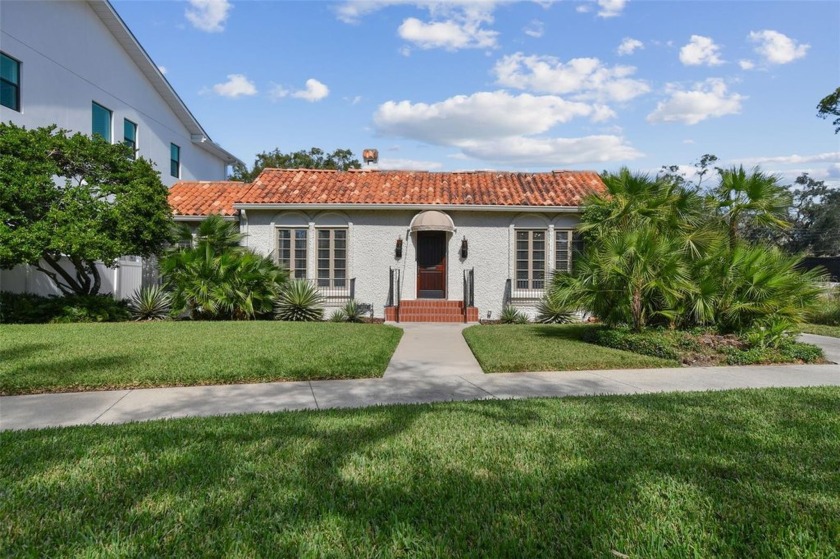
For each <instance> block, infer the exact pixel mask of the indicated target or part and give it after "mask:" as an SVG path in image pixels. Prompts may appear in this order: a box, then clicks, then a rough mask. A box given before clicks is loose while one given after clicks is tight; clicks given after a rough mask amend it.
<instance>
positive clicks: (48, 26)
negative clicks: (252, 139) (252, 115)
mask: <svg viewBox="0 0 840 559" xmlns="http://www.w3.org/2000/svg"><path fill="white" fill-rule="evenodd" d="M0 121H2V122H9V121H11V122H13V123H15V124H17V125H19V126H26V127H27V128H37V127H41V126H47V125H51V124H55V125H57V126H58V127H60V128H64V129H67V130H70V131H71V132H82V133H84V134H93V133H97V134H100V135H101V136H103V137H104V138H105V139H107V140H108V141H110V142H112V143H117V142H126V143H130V144H132V145H133V146H134V148H135V150H136V153H137V154H138V155H139V156H142V157H144V158H146V159H148V160H150V161H152V162H153V163H154V164H155V165H156V169H157V170H158V171H160V177H161V181H162V182H163V183H164V184H165V185H167V186H171V185H172V184H173V183H175V182H177V181H179V180H223V179H225V178H226V176H227V170H228V166H230V165H232V164H233V163H236V162H238V161H239V160H238V159H237V158H236V157H234V156H233V155H231V154H230V153H228V152H227V151H225V150H224V149H223V148H222V147H220V146H219V145H218V144H216V143H214V142H213V141H212V140H211V139H210V138H209V136H208V135H207V133H206V132H205V131H204V129H203V128H202V127H201V125H200V124H199V123H198V121H197V120H196V118H195V117H194V116H193V115H192V113H191V112H190V110H189V109H188V108H187V106H186V105H185V104H184V102H183V101H182V100H181V98H180V97H178V94H177V93H176V92H175V90H174V89H172V86H171V85H170V84H169V82H168V81H167V80H166V78H165V77H164V76H163V74H161V72H160V70H159V69H158V67H157V65H155V63H154V62H152V60H151V58H149V55H148V54H147V53H146V51H145V50H143V47H142V46H141V45H140V43H138V42H137V39H136V38H135V37H134V35H132V33H131V31H130V30H129V29H128V27H126V25H125V23H124V22H123V21H122V19H120V16H119V15H118V14H117V12H116V11H115V10H114V8H113V7H112V6H111V4H110V3H109V2H107V1H106V0H87V1H78V0H73V1H70V0H66V1H51V2H45V1H37V0H28V1H17V0H3V1H2V4H0ZM142 268H143V265H142V263H141V262H140V261H139V259H137V258H133V257H126V258H123V259H121V261H120V265H119V267H117V268H112V269H110V270H107V269H106V268H105V267H104V266H103V267H102V274H103V285H102V289H101V291H102V292H103V293H108V292H109V291H110V292H111V293H113V294H114V296H115V297H118V298H122V297H127V296H129V295H131V293H132V292H133V291H134V290H135V289H136V288H137V287H138V286H139V285H140V283H141V278H142V277H143V274H142ZM0 290H5V291H13V292H32V293H38V294H59V293H60V291H59V290H58V288H57V287H56V286H55V285H54V284H53V283H52V281H51V280H49V279H48V278H47V277H46V276H44V275H43V274H41V273H40V272H37V271H36V270H35V269H34V268H31V267H29V266H18V267H17V268H15V269H14V270H4V271H0Z"/></svg>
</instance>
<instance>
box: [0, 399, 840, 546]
mask: <svg viewBox="0 0 840 559" xmlns="http://www.w3.org/2000/svg"><path fill="white" fill-rule="evenodd" d="M838 409H840V388H809V389H766V390H744V391H729V392H714V393H683V394H657V395H644V396H611V397H588V398H566V399H543V400H526V401H512V400H509V401H484V402H470V403H453V404H436V405H416V406H389V407H379V408H369V409H364V410H345V411H328V412H293V413H280V414H271V415H249V416H236V417H227V418H209V419H208V418H202V419H188V420H174V421H173V420H170V421H156V422H149V423H140V424H130V425H121V426H93V427H73V428H64V429H49V430H43V431H29V432H17V433H2V434H0V443H2V444H0V479H2V480H3V489H2V498H0V518H2V519H3V522H2V523H0V554H2V555H4V556H15V555H16V556H33V557H34V556H40V557H59V556H63V557H66V556H79V557H82V556H83V557H104V556H143V557H181V556H214V557H256V556H263V557H383V558H386V557H457V556H461V557H468V556H473V557H515V558H519V557H529V558H531V557H613V555H611V550H615V551H617V552H620V553H624V554H627V555H629V556H630V557H646V558H647V557H680V558H682V557H756V558H759V557H760V558H764V557H791V558H792V557H798V558H802V557H820V558H825V557H837V555H838V549H840V522H837V519H838V518H840V414H838V413H837V410H838Z"/></svg>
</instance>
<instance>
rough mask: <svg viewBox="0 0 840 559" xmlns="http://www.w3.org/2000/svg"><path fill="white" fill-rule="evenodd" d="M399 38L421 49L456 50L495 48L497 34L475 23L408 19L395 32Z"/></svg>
mask: <svg viewBox="0 0 840 559" xmlns="http://www.w3.org/2000/svg"><path fill="white" fill-rule="evenodd" d="M397 32H398V33H399V35H400V37H401V38H402V39H404V40H406V41H408V42H410V43H413V44H414V45H416V46H418V47H419V48H421V49H434V48H442V49H446V50H458V49H464V48H492V47H495V46H496V37H497V36H498V33H497V32H496V31H491V30H488V29H482V28H481V26H480V23H478V22H475V21H455V20H446V21H433V22H429V23H426V22H423V21H420V20H419V19H417V18H413V17H410V18H408V19H406V20H405V21H403V22H402V25H400V27H399V29H398V30H397Z"/></svg>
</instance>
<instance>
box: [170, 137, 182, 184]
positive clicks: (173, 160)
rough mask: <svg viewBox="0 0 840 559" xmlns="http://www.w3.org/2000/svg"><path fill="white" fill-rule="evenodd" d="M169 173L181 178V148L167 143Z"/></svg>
mask: <svg viewBox="0 0 840 559" xmlns="http://www.w3.org/2000/svg"><path fill="white" fill-rule="evenodd" d="M169 174H170V175H172V176H173V177H175V178H176V179H178V178H181V148H180V147H178V146H176V145H175V144H169Z"/></svg>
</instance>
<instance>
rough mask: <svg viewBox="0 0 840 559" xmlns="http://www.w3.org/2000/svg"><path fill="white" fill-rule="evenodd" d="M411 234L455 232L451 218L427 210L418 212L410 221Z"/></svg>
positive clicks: (441, 213)
mask: <svg viewBox="0 0 840 559" xmlns="http://www.w3.org/2000/svg"><path fill="white" fill-rule="evenodd" d="M410 228H411V232H412V233H416V232H417V231H446V232H447V233H453V232H454V231H455V224H454V223H453V222H452V218H451V217H449V216H448V215H446V214H445V213H443V212H439V211H436V210H427V211H425V212H420V213H419V214H417V215H415V216H414V219H412V220H411V226H410Z"/></svg>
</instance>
